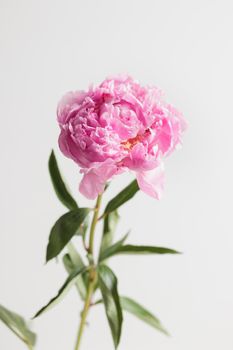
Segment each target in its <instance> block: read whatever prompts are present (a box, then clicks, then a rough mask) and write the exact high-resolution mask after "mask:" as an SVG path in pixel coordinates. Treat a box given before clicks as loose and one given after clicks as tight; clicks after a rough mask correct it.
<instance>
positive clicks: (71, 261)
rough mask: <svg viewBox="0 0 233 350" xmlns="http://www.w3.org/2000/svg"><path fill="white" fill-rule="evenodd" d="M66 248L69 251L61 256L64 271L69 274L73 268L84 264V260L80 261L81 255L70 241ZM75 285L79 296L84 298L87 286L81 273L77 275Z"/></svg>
mask: <svg viewBox="0 0 233 350" xmlns="http://www.w3.org/2000/svg"><path fill="white" fill-rule="evenodd" d="M67 248H68V252H69V253H68V254H65V255H64V256H63V264H64V266H65V269H66V271H67V272H68V274H69V275H70V274H71V273H72V272H73V271H74V270H75V269H77V268H82V267H84V266H85V265H84V262H83V261H82V258H81V256H80V255H79V253H78V252H77V250H76V249H75V247H74V246H73V244H72V243H71V242H70V243H69V244H68V247H67ZM75 285H76V287H77V289H78V292H79V294H80V297H81V298H82V300H85V298H86V292H87V288H86V284H85V279H84V277H83V275H79V276H78V277H77V280H76V282H75Z"/></svg>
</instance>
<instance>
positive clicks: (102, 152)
mask: <svg viewBox="0 0 233 350" xmlns="http://www.w3.org/2000/svg"><path fill="white" fill-rule="evenodd" d="M57 117H58V122H59V125H60V128H61V133H60V136H59V146H60V149H61V151H62V152H63V153H64V155H65V156H67V157H69V158H71V159H73V160H74V161H75V162H76V163H77V164H78V165H79V166H80V167H81V170H80V172H81V173H82V174H83V178H82V181H81V183H80V188H79V189H80V192H81V193H82V194H83V195H85V196H86V197H87V198H89V199H94V198H96V197H97V196H98V194H100V193H102V192H103V190H104V187H105V184H106V182H107V181H108V180H110V179H112V177H113V176H114V175H117V174H120V173H122V172H124V171H126V170H131V171H133V172H134V173H135V175H136V178H137V182H138V185H139V187H140V189H141V190H142V191H144V192H145V193H147V194H148V195H150V196H152V197H154V198H157V199H159V198H160V196H161V193H162V191H163V185H164V169H163V158H164V157H166V156H167V155H169V154H170V153H171V152H172V151H173V150H174V149H175V147H176V146H177V145H178V144H179V143H180V142H181V135H182V132H183V131H184V129H185V127H186V123H185V121H184V119H183V118H182V115H181V113H180V112H178V111H177V110H176V109H175V108H174V107H173V106H171V105H169V104H167V103H166V102H165V101H164V100H163V95H162V92H161V91H160V90H159V89H158V88H156V87H143V86H141V85H140V84H139V83H138V82H137V81H135V80H133V79H132V78H131V77H128V76H126V77H125V76H124V77H121V76H120V77H116V78H109V79H106V80H105V81H104V82H103V83H102V84H100V85H99V86H97V87H91V88H90V89H89V90H88V91H87V92H85V91H77V92H69V93H67V94H66V95H65V96H64V97H63V98H62V100H61V101H60V103H59V105H58V109H57Z"/></svg>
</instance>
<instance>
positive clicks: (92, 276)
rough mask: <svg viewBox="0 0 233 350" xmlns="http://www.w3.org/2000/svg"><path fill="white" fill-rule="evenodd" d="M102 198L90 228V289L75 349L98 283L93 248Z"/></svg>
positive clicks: (97, 205)
mask: <svg viewBox="0 0 233 350" xmlns="http://www.w3.org/2000/svg"><path fill="white" fill-rule="evenodd" d="M101 198H102V195H99V196H98V198H97V201H96V205H95V211H94V215H93V219H92V223H91V229H90V237H89V247H88V252H89V254H90V255H91V257H92V258H91V260H92V261H90V259H89V267H90V270H89V285H88V289H87V295H86V299H85V303H84V308H83V311H82V314H81V321H80V325H79V329H78V336H77V341H76V345H75V350H79V349H80V344H81V339H82V335H83V331H84V327H85V323H86V319H87V314H88V311H89V308H90V304H91V298H92V295H93V292H94V289H95V283H96V269H95V266H94V264H93V250H94V235H95V228H96V224H97V222H98V215H99V209H100V203H101Z"/></svg>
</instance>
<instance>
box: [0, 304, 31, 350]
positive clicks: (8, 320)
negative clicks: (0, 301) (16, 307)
mask: <svg viewBox="0 0 233 350" xmlns="http://www.w3.org/2000/svg"><path fill="white" fill-rule="evenodd" d="M0 320H1V321H2V322H3V323H5V325H6V326H7V327H8V328H9V329H10V330H11V331H12V332H14V333H15V334H16V335H17V337H19V338H20V339H21V340H22V341H23V342H24V343H26V344H27V345H29V346H33V345H35V343H36V335H35V333H33V332H31V330H30V329H29V327H28V326H27V324H26V321H25V320H24V319H23V317H21V316H20V315H18V314H16V313H15V312H12V311H10V310H8V309H6V308H5V307H4V306H2V305H0Z"/></svg>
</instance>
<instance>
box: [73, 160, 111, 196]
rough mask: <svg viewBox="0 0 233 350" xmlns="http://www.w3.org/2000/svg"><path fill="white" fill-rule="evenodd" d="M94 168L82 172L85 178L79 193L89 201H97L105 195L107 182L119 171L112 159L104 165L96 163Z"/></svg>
mask: <svg viewBox="0 0 233 350" xmlns="http://www.w3.org/2000/svg"><path fill="white" fill-rule="evenodd" d="M94 166H95V167H94V168H92V169H88V170H85V169H84V170H82V172H84V176H83V178H82V180H81V183H80V185H79V191H80V192H81V193H82V194H83V195H84V196H85V197H87V198H88V199H95V198H96V197H97V196H98V195H99V194H101V193H103V191H104V187H105V185H106V182H107V181H108V180H110V179H111V178H112V177H113V175H115V174H116V173H117V171H118V169H117V166H116V165H115V164H114V163H113V161H112V160H111V159H107V160H106V161H105V162H103V163H95V164H94Z"/></svg>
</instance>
